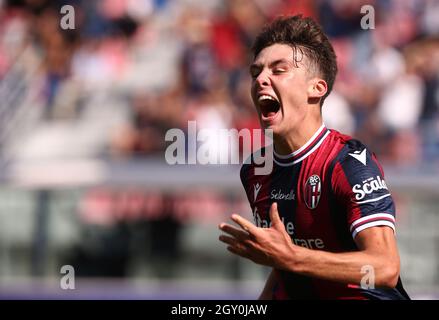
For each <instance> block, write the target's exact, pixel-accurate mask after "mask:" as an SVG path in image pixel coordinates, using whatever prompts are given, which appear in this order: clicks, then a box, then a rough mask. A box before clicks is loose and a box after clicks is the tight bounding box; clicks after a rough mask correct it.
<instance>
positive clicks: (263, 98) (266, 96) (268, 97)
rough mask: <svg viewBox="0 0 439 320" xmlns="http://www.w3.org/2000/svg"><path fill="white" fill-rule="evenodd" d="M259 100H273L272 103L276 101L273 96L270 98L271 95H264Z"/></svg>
mask: <svg viewBox="0 0 439 320" xmlns="http://www.w3.org/2000/svg"><path fill="white" fill-rule="evenodd" d="M258 100H259V101H262V100H272V101H276V99H275V98H273V97H272V96H269V95H267V94H263V95H261V96H259V98H258Z"/></svg>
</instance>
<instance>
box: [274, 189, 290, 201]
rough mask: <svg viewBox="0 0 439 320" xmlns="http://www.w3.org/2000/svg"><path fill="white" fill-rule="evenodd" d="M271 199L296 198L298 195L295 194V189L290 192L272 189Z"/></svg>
mask: <svg viewBox="0 0 439 320" xmlns="http://www.w3.org/2000/svg"><path fill="white" fill-rule="evenodd" d="M270 199H272V200H294V199H296V195H295V194H294V190H291V191H290V192H289V193H283V192H282V190H280V189H279V190H276V189H273V190H271V193H270Z"/></svg>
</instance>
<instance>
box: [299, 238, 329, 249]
mask: <svg viewBox="0 0 439 320" xmlns="http://www.w3.org/2000/svg"><path fill="white" fill-rule="evenodd" d="M293 242H294V243H295V244H296V245H298V246H302V247H304V248H308V249H323V248H324V247H325V243H324V242H323V240H322V239H320V238H316V239H298V238H294V239H293Z"/></svg>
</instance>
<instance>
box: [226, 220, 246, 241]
mask: <svg viewBox="0 0 439 320" xmlns="http://www.w3.org/2000/svg"><path fill="white" fill-rule="evenodd" d="M219 228H220V230H221V231H223V232H225V233H228V234H230V235H231V236H233V237H235V238H236V239H239V240H245V239H248V236H249V234H248V233H247V232H246V231H244V230H242V229H238V228H236V227H234V226H232V225H230V224H227V223H221V224H220V225H219Z"/></svg>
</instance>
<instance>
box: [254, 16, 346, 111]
mask: <svg viewBox="0 0 439 320" xmlns="http://www.w3.org/2000/svg"><path fill="white" fill-rule="evenodd" d="M276 43H279V44H286V45H289V46H291V47H292V48H293V49H294V51H295V52H296V53H297V50H299V51H300V52H302V54H303V55H305V56H306V57H307V58H308V59H309V63H310V64H311V65H310V67H311V68H315V70H316V72H317V73H318V74H319V75H321V76H322V78H323V79H324V80H325V81H326V83H327V85H328V92H327V93H326V94H325V95H324V96H323V97H322V100H321V105H322V104H323V101H324V100H325V99H326V97H327V96H328V95H329V93H330V92H331V90H332V86H333V84H334V81H335V76H336V75H337V57H336V55H335V52H334V49H333V48H332V45H331V43H330V42H329V40H328V37H327V36H326V35H325V34H324V33H323V31H322V28H321V27H320V25H319V24H318V23H317V22H315V21H314V20H313V19H311V18H309V17H305V18H304V17H302V15H296V16H288V17H284V16H282V17H279V18H277V19H275V20H274V21H273V22H271V23H270V24H268V25H267V26H265V27H264V29H263V30H262V31H261V33H260V34H259V35H258V36H257V37H256V40H255V42H254V44H253V48H252V51H253V53H254V57H255V58H256V56H257V55H258V54H259V53H260V52H261V51H262V50H263V49H264V48H266V47H269V46H271V45H273V44H276ZM295 60H296V63H297V62H299V60H298V58H297V54H296V55H295Z"/></svg>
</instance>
